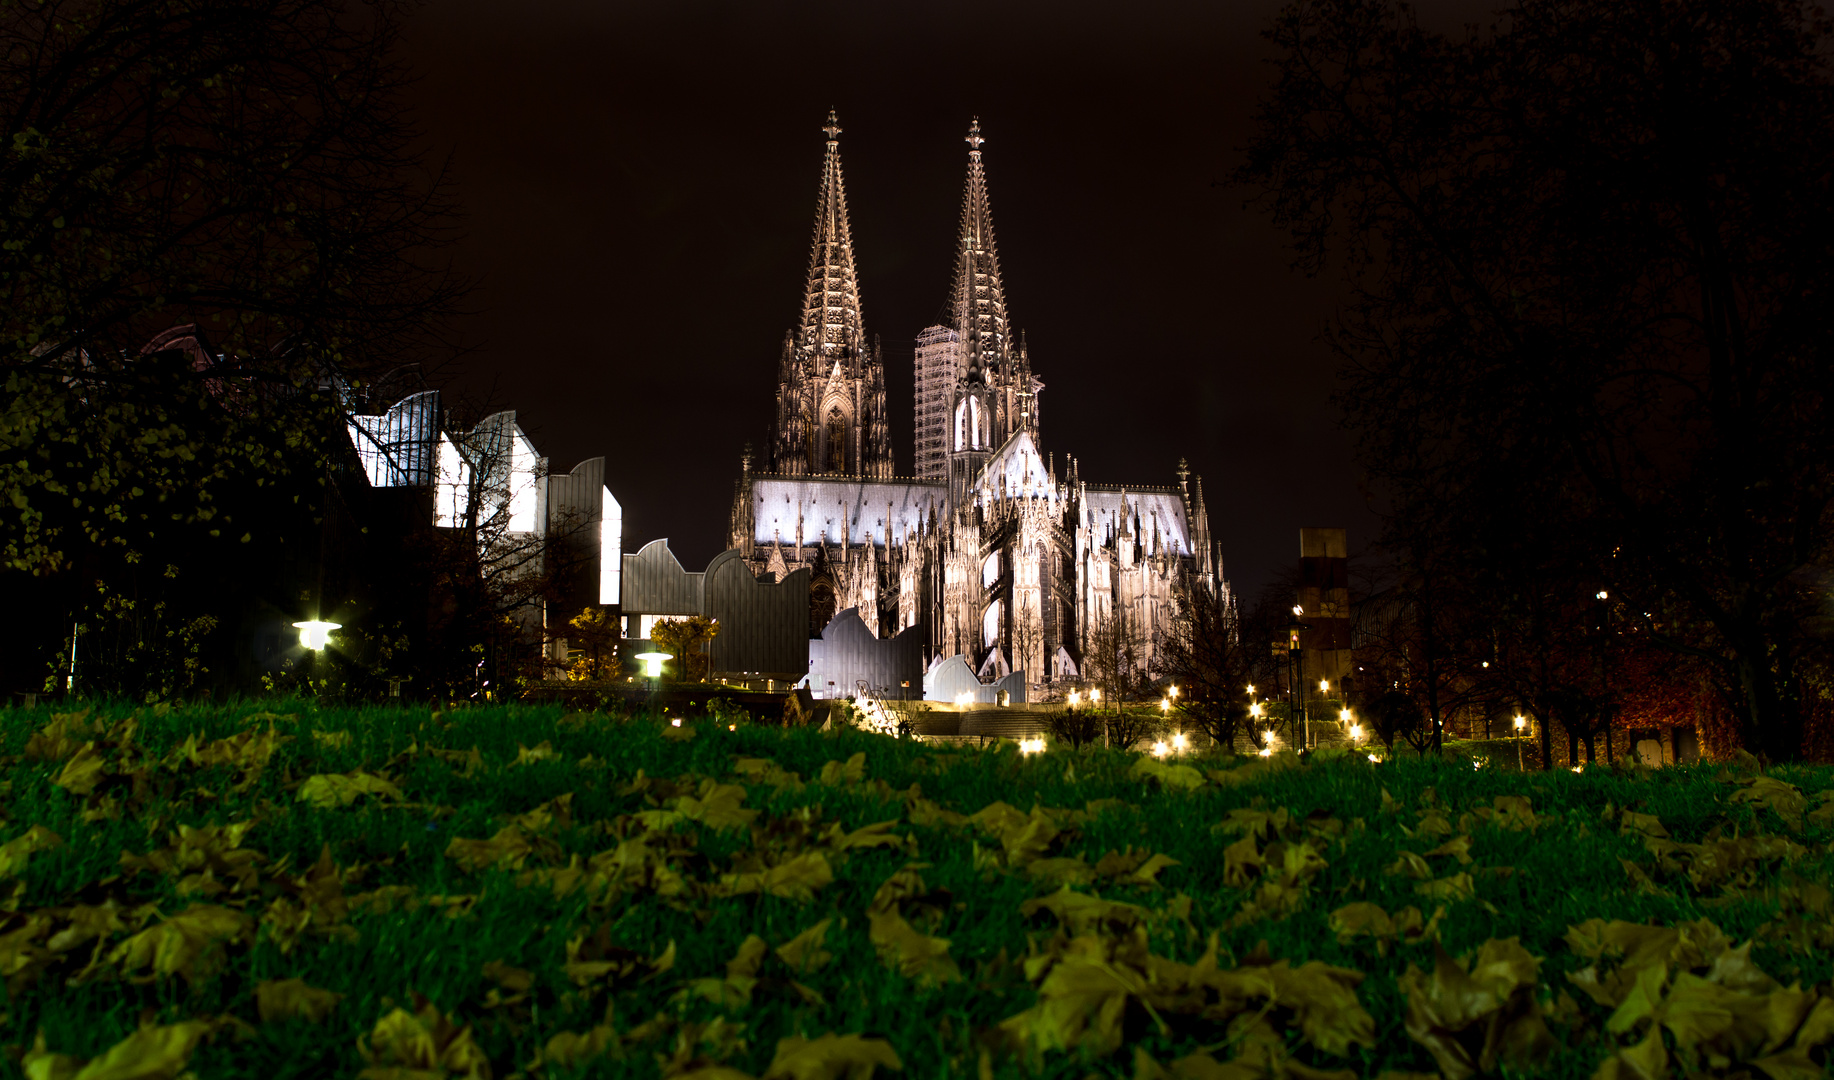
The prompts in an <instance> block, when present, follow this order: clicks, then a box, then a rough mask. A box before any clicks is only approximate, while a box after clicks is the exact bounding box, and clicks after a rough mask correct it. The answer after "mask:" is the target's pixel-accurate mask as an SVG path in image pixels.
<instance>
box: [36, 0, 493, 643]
mask: <svg viewBox="0 0 1834 1080" xmlns="http://www.w3.org/2000/svg"><path fill="white" fill-rule="evenodd" d="M400 26H401V12H400V9H398V8H397V7H396V6H395V5H393V4H390V3H376V4H364V5H361V6H359V7H358V8H356V9H354V10H353V9H350V8H347V7H345V6H344V5H341V4H336V3H331V4H327V3H321V2H318V0H254V2H244V0H86V2H77V0H71V2H64V0H27V2H24V3H18V4H13V5H11V6H10V7H9V8H8V10H7V16H6V18H5V19H4V20H0V206H3V207H4V213H3V214H0V231H3V232H4V240H5V242H4V244H0V492H3V494H4V496H5V499H4V505H6V507H7V511H6V513H5V514H4V515H0V575H4V579H5V580H6V582H7V586H8V589H7V591H9V592H10V593H12V594H13V595H14V596H15V597H21V596H25V597H28V598H29V601H30V606H31V607H32V608H33V610H36V611H52V612H55V611H68V610H73V609H78V608H82V607H85V606H86V607H88V608H90V609H92V611H91V615H90V619H91V621H92V622H95V621H107V612H106V611H105V610H103V609H104V606H105V605H104V602H103V601H101V600H99V599H98V595H99V594H98V593H97V592H96V584H97V583H98V582H101V583H104V584H105V585H106V586H107V588H108V590H109V593H110V595H115V596H128V597H131V598H134V599H135V600H136V602H138V603H144V604H155V603H160V602H163V603H165V604H166V605H167V608H166V617H167V618H168V619H178V620H180V621H181V622H183V623H185V624H187V625H196V619H197V618H200V617H202V616H203V615H205V614H209V613H211V612H209V611H206V610H205V609H206V608H211V609H215V610H218V611H220V610H221V609H222V608H223V607H224V606H225V604H226V603H227V602H228V599H229V598H230V597H233V596H235V595H237V594H238V590H240V592H241V593H246V592H247V591H248V589H249V588H250V586H248V585H247V584H246V583H247V582H248V581H249V580H250V578H252V577H259V576H260V575H261V574H262V572H263V570H266V571H267V572H268V575H269V576H271V575H272V566H273V565H274V564H276V563H280V562H286V561H287V560H284V559H276V558H275V552H274V547H275V545H277V544H279V543H281V542H283V541H284V540H286V539H287V538H288V535H289V533H291V534H293V541H294V542H295V543H305V542H306V541H307V540H308V539H309V537H310V533H309V531H308V532H307V534H306V536H305V537H301V536H299V535H298V531H299V530H301V529H302V528H303V529H306V530H309V529H310V528H311V526H312V525H314V524H316V523H317V522H318V521H322V520H323V519H324V517H325V516H326V515H327V514H328V513H333V512H334V511H333V509H332V507H331V506H330V503H329V501H328V492H327V490H326V487H327V484H328V477H327V473H326V470H327V467H328V466H330V467H335V462H336V450H337V446H336V440H339V439H342V438H343V432H342V424H341V423H340V422H339V416H340V413H341V411H342V409H343V402H342V400H341V397H340V394H339V393H338V392H337V389H336V388H337V386H338V385H339V380H338V376H339V375H341V376H342V377H344V378H347V379H350V378H354V379H361V378H363V377H364V376H366V375H368V374H370V373H373V372H375V371H379V370H381V369H382V368H383V367H384V366H385V365H387V366H392V365H398V364H401V363H403V362H404V361H409V360H414V359H418V358H420V357H422V356H424V355H428V350H429V349H431V348H435V347H437V346H438V345H439V344H440V333H441V328H442V327H443V325H444V319H445V316H446V315H448V314H449V313H450V312H451V311H452V310H454V307H455V305H456V302H457V300H458V298H459V296H460V295H461V294H462V292H463V289H464V284H463V282H460V281H458V280H457V279H456V278H454V277H452V276H450V275H448V274H446V273H445V272H444V271H443V270H442V269H441V268H440V267H438V266H437V265H434V264H433V263H432V262H431V261H430V257H431V253H432V252H434V251H435V250H436V249H437V247H438V246H439V244H440V243H441V242H443V240H444V239H445V238H446V235H447V234H446V228H447V223H448V222H449V220H450V215H451V211H452V208H453V204H452V200H451V195H450V190H449V188H448V186H447V184H446V182H445V179H444V177H443V176H442V175H441V174H440V173H439V172H438V171H437V170H430V169H427V168H426V167H424V165H423V163H422V158H421V151H420V150H419V148H418V146H417V140H418V138H419V135H418V132H417V131H416V129H415V128H414V126H413V125H412V123H411V122H410V121H409V119H408V117H407V115H406V114H405V112H404V111H403V109H402V106H401V98H400V90H401V87H402V86H403V84H404V82H405V81H406V78H407V74H406V72H405V70H404V69H403V67H402V65H401V63H400V61H399V59H397V53H398V50H397V44H398V40H399V36H400ZM175 326H177V327H178V329H177V330H174V331H171V332H167V331H168V328H172V327H175ZM240 544H248V545H251V549H250V550H249V551H239V550H236V547H237V545H240ZM262 550H265V551H266V552H267V558H266V559H265V560H263V559H259V558H256V557H254V556H253V554H252V553H253V552H255V551H262ZM168 566H172V567H177V568H178V573H177V574H175V575H168V574H167V573H166V572H165V569H164V568H165V567H168ZM174 582H176V584H174ZM206 599H207V600H208V603H206V602H205V601H206ZM117 622H118V620H117ZM111 625H112V624H111ZM42 629H43V628H41V627H39V626H36V625H34V626H33V627H30V628H28V632H31V633H36V632H39V631H41V630H42ZM52 632H53V633H55V630H54V629H53V630H52ZM98 640H101V639H98ZM25 644H27V646H28V647H27V648H25V649H18V648H15V649H8V650H7V652H8V653H9V654H16V653H29V652H30V651H31V649H30V644H31V643H29V642H28V643H25ZM145 644H148V643H146V642H143V641H140V640H139V639H136V641H135V642H133V643H131V644H130V646H129V647H130V648H138V647H141V646H142V645H145Z"/></svg>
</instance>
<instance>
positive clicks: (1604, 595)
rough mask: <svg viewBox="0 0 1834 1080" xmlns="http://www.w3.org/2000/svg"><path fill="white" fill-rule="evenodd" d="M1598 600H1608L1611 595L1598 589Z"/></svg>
mask: <svg viewBox="0 0 1834 1080" xmlns="http://www.w3.org/2000/svg"><path fill="white" fill-rule="evenodd" d="M1598 598H1599V599H1600V600H1609V599H1610V598H1611V594H1610V593H1608V592H1606V591H1605V590H1603V589H1600V590H1598Z"/></svg>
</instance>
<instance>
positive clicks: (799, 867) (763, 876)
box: [720, 851, 834, 904]
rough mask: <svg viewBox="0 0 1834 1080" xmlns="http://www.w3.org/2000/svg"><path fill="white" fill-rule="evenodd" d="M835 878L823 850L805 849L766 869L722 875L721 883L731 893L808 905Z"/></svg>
mask: <svg viewBox="0 0 1834 1080" xmlns="http://www.w3.org/2000/svg"><path fill="white" fill-rule="evenodd" d="M833 881H834V868H833V867H832V866H830V865H829V864H828V859H827V857H826V856H824V855H823V854H822V853H821V852H819V851H805V852H803V853H802V854H801V855H798V856H796V857H795V858H792V859H789V860H787V861H785V862H782V863H778V864H777V865H776V866H772V867H770V868H768V869H765V870H760V871H752V872H745V873H737V874H721V875H720V885H721V886H722V887H723V888H724V890H725V891H726V893H727V894H729V895H733V896H742V895H745V894H746V893H756V892H761V893H768V894H769V895H771V896H781V897H783V898H784V899H785V900H799V901H801V902H803V903H805V904H806V903H808V902H810V901H811V900H814V899H815V890H816V889H819V888H821V887H823V886H824V885H828V884H830V883H832V882H833Z"/></svg>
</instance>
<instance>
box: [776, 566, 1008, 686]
mask: <svg viewBox="0 0 1834 1080" xmlns="http://www.w3.org/2000/svg"><path fill="white" fill-rule="evenodd" d="M796 573H797V574H806V573H808V571H806V570H798V571H796ZM791 576H792V577H794V576H795V575H791ZM923 642H924V630H923V628H922V627H918V626H912V627H907V628H905V629H904V630H903V631H902V632H901V633H899V634H898V635H897V636H896V637H892V638H879V637H877V636H875V635H874V634H873V632H872V631H871V630H870V629H868V628H867V626H866V623H865V622H864V621H863V620H861V618H860V611H859V609H858V608H847V609H846V610H844V611H842V612H840V613H839V614H837V615H836V616H834V618H833V619H832V620H831V621H830V622H829V623H828V625H827V626H826V627H824V628H823V629H822V632H821V637H819V638H815V639H813V640H811V641H809V643H808V647H809V688H810V689H811V690H813V691H814V692H815V695H816V696H817V697H822V698H836V697H847V696H849V695H852V694H855V693H858V684H859V683H861V682H864V683H866V685H867V687H868V688H869V689H870V690H871V691H872V692H873V693H874V694H878V693H880V692H881V691H883V692H884V693H885V694H886V695H887V696H888V697H891V698H894V699H902V698H904V697H910V698H916V697H919V696H921V695H922V690H921V687H922V685H923V681H922V680H923ZM977 681H978V680H977ZM907 682H908V683H909V684H910V686H909V687H908V688H907V687H906V686H905V685H904V684H905V683H907Z"/></svg>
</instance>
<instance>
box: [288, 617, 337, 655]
mask: <svg viewBox="0 0 1834 1080" xmlns="http://www.w3.org/2000/svg"><path fill="white" fill-rule="evenodd" d="M293 625H294V626H296V627H298V628H299V647H300V648H302V649H306V650H308V651H310V652H317V651H318V650H320V649H323V648H327V647H329V646H330V644H331V631H333V630H338V629H341V628H342V627H343V625H344V624H343V623H334V622H325V621H324V620H322V619H307V620H306V621H304V622H296V623H294V624H293Z"/></svg>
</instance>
